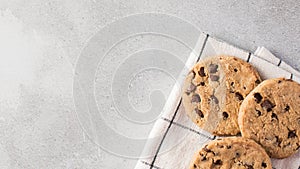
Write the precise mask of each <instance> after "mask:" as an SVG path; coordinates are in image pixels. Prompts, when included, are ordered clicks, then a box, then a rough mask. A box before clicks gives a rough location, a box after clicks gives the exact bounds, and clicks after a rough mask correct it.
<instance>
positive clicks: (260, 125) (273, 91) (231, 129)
mask: <svg viewBox="0 0 300 169" xmlns="http://www.w3.org/2000/svg"><path fill="white" fill-rule="evenodd" d="M182 98H183V104H184V107H185V111H186V113H187V115H188V116H189V117H190V119H191V120H192V121H193V122H194V123H195V124H197V125H198V126H199V127H200V128H202V129H204V130H206V131H209V132H210V133H212V134H214V135H217V136H224V137H222V138H220V139H217V140H214V141H212V142H210V143H208V144H207V145H206V146H205V147H203V148H202V149H201V150H200V151H198V152H197V153H196V154H195V156H194V158H193V160H192V163H191V166H190V168H192V169H200V168H201V169H202V168H203V169H206V168H224V169H225V168H270V169H271V168H272V166H271V160H270V157H272V158H286V157H288V156H290V155H292V154H294V153H295V152H297V150H298V149H299V148H300V84H298V83H296V82H294V81H292V80H289V79H284V78H278V79H268V80H265V81H261V78H260V76H259V74H258V72H257V71H256V70H255V69H254V68H253V67H252V66H251V65H250V64H249V63H247V62H245V61H243V60H241V59H238V58H235V57H232V56H217V57H211V58H209V59H206V60H203V61H200V62H198V63H197V64H196V65H195V66H194V67H193V68H192V70H191V71H190V72H189V74H188V76H187V78H186V81H185V84H184V89H183V96H182Z"/></svg>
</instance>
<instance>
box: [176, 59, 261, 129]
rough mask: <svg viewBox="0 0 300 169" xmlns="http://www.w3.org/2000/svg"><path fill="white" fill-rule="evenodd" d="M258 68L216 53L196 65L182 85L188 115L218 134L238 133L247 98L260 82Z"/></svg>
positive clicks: (204, 127) (203, 126)
mask: <svg viewBox="0 0 300 169" xmlns="http://www.w3.org/2000/svg"><path fill="white" fill-rule="evenodd" d="M260 81H261V80H260V77H259V74H258V73H257V71H256V70H255V69H254V68H253V67H252V66H251V65H250V64H248V63H247V62H245V61H243V60H241V59H238V58H235V57H232V56H217V57H211V58H209V59H206V60H203V61H200V62H198V63H197V64H195V66H194V67H193V68H192V70H191V71H190V72H189V74H188V76H187V78H186V80H185V84H184V87H183V96H182V98H183V105H184V107H185V111H186V113H187V115H188V116H189V117H190V118H191V119H192V121H193V122H194V123H196V124H197V125H198V126H199V127H201V128H203V129H205V130H207V131H209V132H211V133H213V134H215V135H236V134H238V133H239V132H240V130H239V127H238V122H237V118H238V111H239V107H240V104H241V103H242V101H243V100H244V98H245V97H246V96H247V95H248V93H250V91H251V90H252V89H254V87H256V86H257V85H258V84H259V83H260Z"/></svg>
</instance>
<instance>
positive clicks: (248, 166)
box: [245, 164, 254, 169]
mask: <svg viewBox="0 0 300 169" xmlns="http://www.w3.org/2000/svg"><path fill="white" fill-rule="evenodd" d="M245 166H246V168H247V169H254V168H253V165H250V164H245Z"/></svg>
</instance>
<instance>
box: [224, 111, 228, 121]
mask: <svg viewBox="0 0 300 169" xmlns="http://www.w3.org/2000/svg"><path fill="white" fill-rule="evenodd" d="M227 118H228V113H227V112H225V111H224V112H223V119H224V120H226V119H227Z"/></svg>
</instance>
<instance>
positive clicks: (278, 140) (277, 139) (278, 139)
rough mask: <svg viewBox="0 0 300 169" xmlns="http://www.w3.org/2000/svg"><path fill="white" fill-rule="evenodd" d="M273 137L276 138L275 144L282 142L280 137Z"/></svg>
mask: <svg viewBox="0 0 300 169" xmlns="http://www.w3.org/2000/svg"><path fill="white" fill-rule="evenodd" d="M275 138H276V142H277V144H278V145H280V143H281V142H282V139H280V138H279V137H278V136H275Z"/></svg>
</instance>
